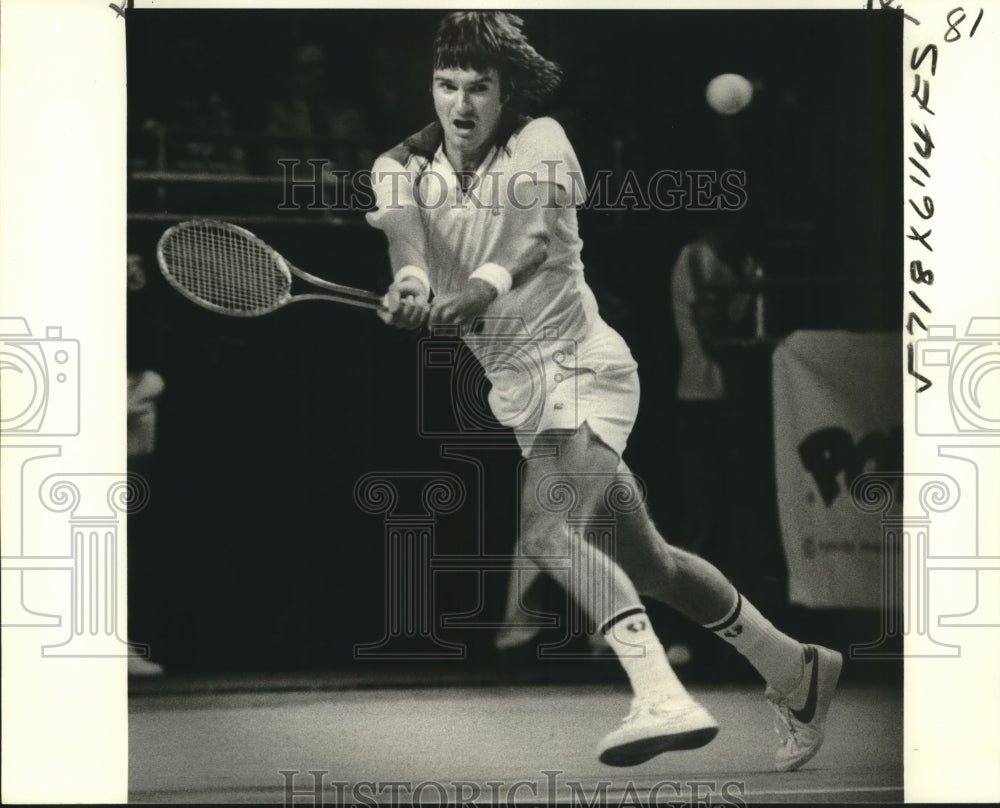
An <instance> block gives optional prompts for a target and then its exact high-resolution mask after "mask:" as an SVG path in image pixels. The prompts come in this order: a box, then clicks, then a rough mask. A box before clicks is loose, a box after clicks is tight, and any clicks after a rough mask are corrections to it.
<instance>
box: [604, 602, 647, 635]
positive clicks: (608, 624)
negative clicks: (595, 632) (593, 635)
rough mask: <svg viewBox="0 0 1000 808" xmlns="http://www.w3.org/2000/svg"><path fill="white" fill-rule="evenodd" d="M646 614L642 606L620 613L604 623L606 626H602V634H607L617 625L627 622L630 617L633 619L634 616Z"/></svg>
mask: <svg viewBox="0 0 1000 808" xmlns="http://www.w3.org/2000/svg"><path fill="white" fill-rule="evenodd" d="M645 613H646V610H645V609H644V608H642V606H636V607H635V608H632V609H626V610H625V611H624V612H619V613H618V614H616V615H613V616H612V617H610V618H608V620H607V621H606V622H605V623H604V625H602V626H601V634H607V633H608V632H609V631H611V629H612V628H613V627H614V626H615V625H616V624H617V623H620V622H621V621H622V620H627V619H628V618H629V617H632V616H633V615H636V614H645Z"/></svg>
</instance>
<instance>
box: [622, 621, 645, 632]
mask: <svg viewBox="0 0 1000 808" xmlns="http://www.w3.org/2000/svg"><path fill="white" fill-rule="evenodd" d="M625 628H627V629H628V630H629V631H631V632H632V633H633V634H638V633H639V632H640V631H645V630H646V621H645V620H635V621H633V622H631V623H629V624H628V625H627V626H625Z"/></svg>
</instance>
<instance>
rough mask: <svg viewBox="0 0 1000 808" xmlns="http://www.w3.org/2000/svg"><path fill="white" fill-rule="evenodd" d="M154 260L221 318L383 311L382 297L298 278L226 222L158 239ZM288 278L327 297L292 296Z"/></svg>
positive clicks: (197, 223) (177, 229)
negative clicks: (297, 309) (307, 307)
mask: <svg viewBox="0 0 1000 808" xmlns="http://www.w3.org/2000/svg"><path fill="white" fill-rule="evenodd" d="M156 258H157V261H159V264H160V270H161V271H162V272H163V275H164V277H165V278H166V279H167V281H168V282H169V283H170V285H171V286H173V287H174V288H175V289H176V290H177V291H178V292H180V293H181V294H182V295H184V297H186V298H187V299H188V300H191V301H193V302H195V303H197V304H198V305H199V306H203V307H204V308H206V309H210V310H211V311H215V312H219V313H220V314H229V315H232V316H234V317H256V316H259V315H261V314H268V313H269V312H272V311H275V310H277V309H279V308H281V307H282V306H286V305H288V304H289V303H298V302H300V301H303V300H328V301H332V302H334V303H346V304H347V305H349V306H360V307H362V308H366V309H374V310H384V306H383V305H382V296H381V295H379V294H376V293H375V292H369V291H367V290H365V289H355V288H353V287H351V286H341V285H340V284H337V283H331V282H330V281H327V280H323V279H322V278H317V277H316V276H315V275H310V274H309V273H308V272H303V271H302V270H301V269H298V268H297V267H294V266H292V265H291V264H290V263H289V262H288V261H287V260H285V258H283V257H282V256H281V255H279V254H278V252H277V251H276V250H274V249H273V248H272V247H270V246H268V245H267V244H265V243H264V242H263V241H261V239H259V238H257V236H255V235H254V234H253V233H251V232H250V231H249V230H244V229H243V228H242V227H237V226H236V225H234V224H229V223H228V222H217V221H212V220H209V219H198V220H194V221H190V222H181V223H180V224H176V225H174V226H173V227H171V228H169V229H168V230H167V231H166V232H165V233H164V234H163V235H162V236H161V237H160V241H159V244H158V245H157V248H156ZM293 275H294V276H296V277H298V278H301V279H302V280H304V281H308V282H309V283H310V284H312V285H313V286H316V287H318V288H320V289H323V290H325V291H326V294H316V293H306V294H297V295H293V294H292V276H293Z"/></svg>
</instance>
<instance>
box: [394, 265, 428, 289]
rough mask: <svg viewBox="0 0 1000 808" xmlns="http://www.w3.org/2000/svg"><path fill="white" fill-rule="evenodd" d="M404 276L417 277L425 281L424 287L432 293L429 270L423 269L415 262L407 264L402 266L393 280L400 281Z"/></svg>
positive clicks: (422, 281)
mask: <svg viewBox="0 0 1000 808" xmlns="http://www.w3.org/2000/svg"><path fill="white" fill-rule="evenodd" d="M404 278H416V279H417V280H418V281H420V282H421V283H423V285H424V289H426V290H427V293H428V294H430V291H431V279H430V278H428V277H427V272H426V271H424V270H423V269H421V268H420V267H418V266H415V265H413V264H407V265H406V266H405V267H402V268H401V269H400V270H399V272H397V273H396V274H395V276H394V277H393V282H395V283H398V282H399V281H401V280H403V279H404Z"/></svg>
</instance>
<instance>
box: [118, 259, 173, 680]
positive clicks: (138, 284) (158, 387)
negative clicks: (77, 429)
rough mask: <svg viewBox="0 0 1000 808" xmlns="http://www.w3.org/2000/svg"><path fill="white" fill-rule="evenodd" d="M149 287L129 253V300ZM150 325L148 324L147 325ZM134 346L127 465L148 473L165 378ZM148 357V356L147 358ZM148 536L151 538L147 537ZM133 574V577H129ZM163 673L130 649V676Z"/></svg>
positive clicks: (133, 557) (144, 551)
mask: <svg viewBox="0 0 1000 808" xmlns="http://www.w3.org/2000/svg"><path fill="white" fill-rule="evenodd" d="M145 287H146V273H145V270H144V269H143V265H142V258H141V257H140V256H139V255H137V254H134V253H133V254H130V255H129V256H128V260H127V288H128V291H129V293H130V294H129V300H130V302H131V301H132V300H133V299H134V297H135V295H136V294H138V293H141V292H142V290H143V289H145ZM136 315H138V316H139V317H141V316H142V312H141V310H140V311H136V310H135V309H134V308H133V307H131V306H130V311H129V318H130V321H131V324H132V325H133V327H132V328H131V329H130V330H131V331H132V334H134V333H135V331H136V328H135V323H136V319H135V316H136ZM146 326H147V327H148V323H147V324H146ZM130 348H132V351H131V354H132V355H131V356H130V357H129V358H130V360H131V361H130V362H129V367H128V387H127V410H126V412H127V421H126V426H127V447H128V450H127V456H128V467H129V471H130V472H139V473H147V474H148V467H147V466H146V465H145V464H146V462H147V461H148V458H149V457H150V456H151V455H152V454H153V450H154V448H155V445H156V400H157V398H159V396H160V394H161V393H163V390H164V382H163V378H162V377H161V376H160V375H159V374H158V373H156V372H155V371H153V370H149V369H148V368H140V367H135V366H134V363H135V359H136V358H137V354H138V351H137V346H135V345H131V344H130ZM144 358H145V357H144ZM137 521H138V520H136V518H135V517H134V516H133V517H130V518H129V526H130V527H133V526H135V525H136V523H137ZM136 535H137V536H138V538H139V542H141V539H142V537H141V531H136ZM147 538H148V537H147ZM139 542H136V541H133V542H131V544H130V551H131V550H135V551H136V552H135V553H133V552H129V560H130V562H132V563H130V567H131V571H133V572H135V571H137V570H138V568H139V566H140V565H139V564H137V563H136V561H137V559H138V558H139V557H140V556H141V557H147V556H148V555H149V550H148V548H140V547H137V545H138V544H139ZM130 577H131V576H130ZM140 577H141V575H136V579H135V580H130V586H129V594H130V597H129V600H130V603H129V607H130V608H129V617H130V621H131V618H133V617H134V616H136V615H137V614H138V615H144V611H143V610H142V609H138V608H136V601H137V593H141V592H145V591H147V590H148V586H147V585H146V582H145V581H140V580H139V578H140ZM134 622H135V623H137V624H139V626H140V631H141V630H142V622H143V619H142V617H140V618H139V619H138V620H136V621H134ZM162 674H163V667H162V666H161V665H159V664H157V663H156V662H152V661H151V660H149V659H146V658H144V657H143V656H141V655H140V653H139V651H138V650H137V649H136V650H132V649H130V655H129V658H128V675H129V676H132V677H138V676H161V675H162Z"/></svg>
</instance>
